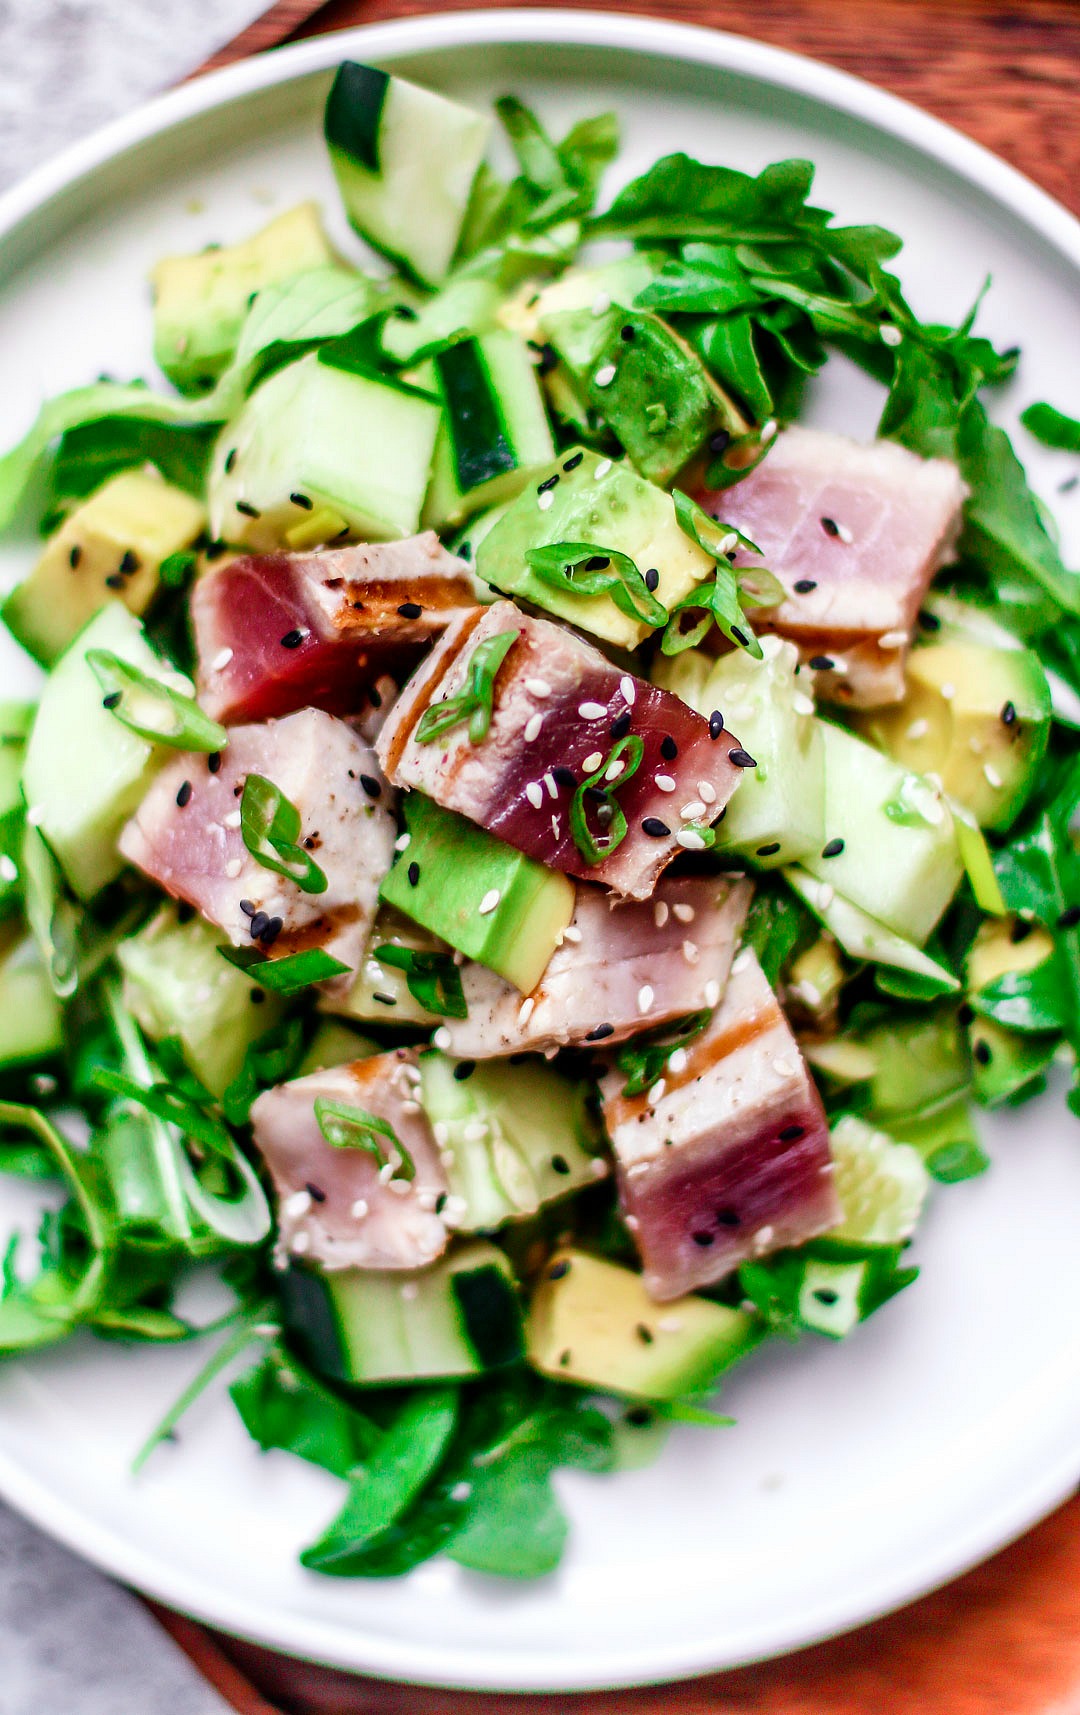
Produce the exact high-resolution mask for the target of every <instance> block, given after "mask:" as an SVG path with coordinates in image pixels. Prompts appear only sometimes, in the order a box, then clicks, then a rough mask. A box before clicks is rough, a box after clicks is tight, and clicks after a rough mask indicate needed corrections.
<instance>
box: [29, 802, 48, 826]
mask: <svg viewBox="0 0 1080 1715" xmlns="http://www.w3.org/2000/svg"><path fill="white" fill-rule="evenodd" d="M26 820H27V821H28V822H29V824H30V826H31V827H32V828H40V826H41V824H42V822H43V821H44V820H45V806H44V804H31V806H30V808H29V810H27V812H26Z"/></svg>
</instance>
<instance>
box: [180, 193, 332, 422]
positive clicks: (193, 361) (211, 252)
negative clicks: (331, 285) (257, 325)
mask: <svg viewBox="0 0 1080 1715" xmlns="http://www.w3.org/2000/svg"><path fill="white" fill-rule="evenodd" d="M333 260H334V252H333V250H332V248H331V246H330V241H329V239H328V238H327V236H326V234H325V232H324V231H323V228H322V219H321V216H320V214H319V211H318V208H317V207H316V205H315V204H314V203H313V202H302V203H299V204H298V205H297V207H296V208H290V209H287V210H286V211H285V213H284V214H279V215H278V216H277V217H276V218H275V219H274V220H272V221H271V222H270V224H269V225H268V226H264V227H263V228H262V229H261V231H259V232H256V233H254V234H253V236H252V237H251V238H245V239H244V240H243V241H242V242H241V243H239V244H229V245H224V246H222V245H213V246H210V247H209V248H208V249H206V250H201V251H199V252H198V254H197V255H194V256H166V257H164V258H163V260H162V261H160V262H159V263H158V265H157V267H156V268H155V269H154V272H153V274H152V276H151V284H152V286H153V292H154V357H155V359H156V360H157V362H158V364H159V365H160V366H161V368H162V369H163V370H164V372H165V374H166V375H167V376H168V377H169V380H170V381H171V382H173V383H174V385H175V386H177V387H179V389H180V391H181V392H182V393H191V392H194V393H201V392H205V390H206V389H207V388H208V387H211V386H212V385H213V383H214V382H215V381H216V380H217V378H218V376H219V375H220V374H221V372H222V370H223V369H224V368H225V366H226V364H227V363H228V362H229V359H230V358H231V357H232V355H233V352H234V350H235V349H236V342H237V339H238V338H239V335H240V329H241V327H242V326H243V323H244V318H245V317H246V315H247V313H248V307H249V305H250V302H251V297H252V294H253V293H254V292H259V291H261V290H262V288H263V287H264V286H270V285H274V284H275V283H277V282H279V281H283V280H291V279H293V278H294V277H295V276H296V275H297V274H306V273H307V271H308V270H309V269H310V268H321V267H323V266H325V265H326V264H328V263H331V262H333Z"/></svg>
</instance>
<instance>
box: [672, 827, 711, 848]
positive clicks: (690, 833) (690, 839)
mask: <svg viewBox="0 0 1080 1715" xmlns="http://www.w3.org/2000/svg"><path fill="white" fill-rule="evenodd" d="M675 840H676V843H677V844H678V845H680V846H682V848H683V850H684V851H687V852H703V851H704V850H705V849H706V848H705V841H704V840H703V839H702V837H701V834H700V833H699V832H698V830H697V828H680V829H679V832H678V833H677V834H676V835H675Z"/></svg>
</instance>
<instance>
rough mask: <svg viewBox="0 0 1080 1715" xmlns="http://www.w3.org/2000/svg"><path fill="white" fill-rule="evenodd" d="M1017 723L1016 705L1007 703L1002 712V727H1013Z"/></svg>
mask: <svg viewBox="0 0 1080 1715" xmlns="http://www.w3.org/2000/svg"><path fill="white" fill-rule="evenodd" d="M1015 721H1016V704H1015V703H1006V704H1005V706H1004V708H1003V709H1002V711H1001V724H1002V726H1013V725H1014V724H1015Z"/></svg>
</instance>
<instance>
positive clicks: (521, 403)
mask: <svg viewBox="0 0 1080 1715" xmlns="http://www.w3.org/2000/svg"><path fill="white" fill-rule="evenodd" d="M433 362H434V366H435V372H436V374H437V376H438V380H439V389H440V392H441V395H442V401H443V419H442V424H441V426H440V429H439V438H438V440H437V442H436V444H435V459H434V465H433V468H432V475H431V487H430V489H429V490H428V495H427V499H426V501H425V503H424V519H423V521H424V523H425V524H426V525H429V526H431V527H432V528H433V529H442V528H444V527H445V526H446V525H448V524H460V523H461V521H462V520H463V519H464V518H466V517H467V516H468V515H469V513H471V512H476V511H479V510H480V509H481V508H483V507H486V506H494V505H497V504H498V502H499V501H501V500H506V499H509V498H511V497H512V496H513V495H515V494H518V493H519V492H520V491H521V489H522V488H523V487H524V486H525V484H526V483H528V482H529V481H530V478H531V477H532V476H533V475H534V474H535V473H536V471H537V470H538V469H540V468H541V467H543V466H545V465H547V464H548V462H549V461H550V460H551V459H552V458H553V457H554V455H555V445H554V442H553V441H552V438H551V428H550V426H549V424H548V419H547V412H546V410H545V408H544V400H543V395H542V394H541V392H540V385H539V383H538V381H537V378H536V369H535V367H534V365H533V363H532V360H531V358H530V357H529V354H528V351H527V350H526V348H525V346H524V345H523V343H522V342H521V340H520V339H518V337H517V335H516V334H513V333H508V332H507V331H506V329H505V328H495V329H493V330H492V332H490V333H485V334H481V335H480V336H479V337H478V338H475V339H463V340H457V341H456V342H455V343H454V344H452V345H448V346H447V347H446V348H445V349H444V350H443V351H440V352H436V354H435V357H434V359H433Z"/></svg>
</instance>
